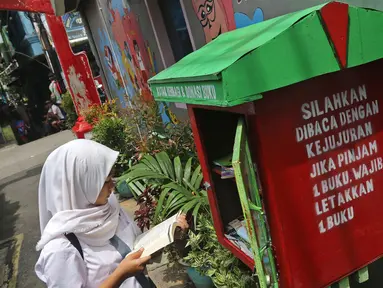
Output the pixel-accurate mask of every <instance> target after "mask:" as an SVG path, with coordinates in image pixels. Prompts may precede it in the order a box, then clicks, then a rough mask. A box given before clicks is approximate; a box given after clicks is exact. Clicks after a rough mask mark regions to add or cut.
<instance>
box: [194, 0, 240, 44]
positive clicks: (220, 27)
mask: <svg viewBox="0 0 383 288" xmlns="http://www.w3.org/2000/svg"><path fill="white" fill-rule="evenodd" d="M191 1H192V3H193V8H194V12H195V14H196V16H197V18H198V20H199V22H200V24H201V26H202V28H203V31H204V34H205V39H206V43H208V42H210V41H212V40H214V39H215V38H217V37H218V36H219V35H221V34H222V33H225V32H228V31H230V30H233V29H235V26H234V18H233V6H232V5H231V0H227V1H225V0H191Z"/></svg>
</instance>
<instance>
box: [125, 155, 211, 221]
mask: <svg viewBox="0 0 383 288" xmlns="http://www.w3.org/2000/svg"><path fill="white" fill-rule="evenodd" d="M192 163H193V159H192V158H190V159H189V160H188V161H187V163H186V165H185V166H184V167H183V165H182V164H181V159H180V157H176V158H174V160H173V161H172V160H170V158H169V156H168V154H167V153H166V152H160V153H157V154H156V155H155V156H154V157H153V156H151V155H145V156H144V157H143V158H142V160H141V161H140V162H139V163H138V164H137V165H134V166H132V167H131V169H130V170H129V172H128V173H127V174H125V175H123V176H121V177H120V179H119V181H127V183H128V184H129V185H130V186H131V187H133V191H134V192H135V193H137V194H141V193H142V192H143V190H142V189H139V188H138V186H143V184H142V182H144V183H145V184H146V185H151V186H153V187H161V190H162V192H161V195H160V197H159V199H158V203H157V208H156V211H155V215H154V222H155V223H158V222H160V221H162V220H163V219H166V218H168V217H170V216H171V215H173V214H175V213H176V212H178V211H179V210H182V211H183V212H184V213H187V212H189V211H191V213H192V215H193V216H194V221H195V220H196V217H197V215H198V213H199V211H200V209H205V210H206V209H207V207H208V200H207V192H206V191H205V190H203V189H201V183H202V179H203V176H202V173H201V166H198V167H197V168H196V169H193V167H192ZM144 187H145V186H144ZM144 189H145V188H144Z"/></svg>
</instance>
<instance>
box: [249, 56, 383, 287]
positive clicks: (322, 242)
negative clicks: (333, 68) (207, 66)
mask: <svg viewBox="0 0 383 288" xmlns="http://www.w3.org/2000/svg"><path fill="white" fill-rule="evenodd" d="M382 68H383V61H382V60H380V61H375V62H373V63H370V64H366V65H364V66H360V67H356V68H352V69H347V70H343V71H341V72H337V73H333V74H329V75H324V76H321V77H318V78H315V79H311V80H308V81H305V82H302V83H299V84H295V85H292V86H289V87H286V88H283V89H278V90H276V91H272V92H269V93H266V94H265V95H264V99H263V100H260V101H257V102H255V103H256V113H257V134H258V135H257V138H258V139H259V140H258V148H259V150H258V152H259V153H258V154H259V158H260V162H261V163H260V164H261V166H262V167H261V168H262V169H261V171H262V172H261V173H262V175H261V176H262V180H263V181H262V182H263V189H264V191H266V192H265V193H264V195H265V202H266V209H267V215H268V217H269V222H270V228H271V234H272V237H273V239H272V241H273V244H274V246H275V250H276V257H277V262H278V264H279V269H280V276H281V287H294V288H308V287H310V288H316V287H318V288H319V287H326V286H329V284H331V283H333V282H336V281H338V280H340V279H341V278H343V277H345V276H346V275H348V274H350V273H352V272H354V271H356V270H358V269H360V268H362V267H363V266H365V265H367V264H369V263H371V262H372V261H374V260H376V259H377V258H378V257H380V256H381V255H383V245H382V243H383V208H382V203H383V193H382V192H383V172H382V171H383V160H382V159H383V158H382V157H383V131H382V130H383V114H382V111H381V109H382V101H383V94H382V89H381V85H382V79H383V72H382V71H383V69H382ZM254 134H255V133H254Z"/></svg>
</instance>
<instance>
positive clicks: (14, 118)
mask: <svg viewBox="0 0 383 288" xmlns="http://www.w3.org/2000/svg"><path fill="white" fill-rule="evenodd" d="M10 114H11V115H10V116H11V128H12V130H13V133H14V134H15V137H16V140H17V142H18V144H19V145H21V144H25V143H28V142H29V139H28V132H29V126H28V124H27V123H25V121H24V120H23V119H22V117H21V116H20V114H19V113H18V112H17V110H16V108H15V107H12V109H11V113H10Z"/></svg>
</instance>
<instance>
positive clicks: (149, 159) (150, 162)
mask: <svg viewBox="0 0 383 288" xmlns="http://www.w3.org/2000/svg"><path fill="white" fill-rule="evenodd" d="M141 161H142V162H143V163H144V164H145V165H147V166H148V167H151V169H152V170H153V171H157V172H159V173H161V172H162V170H161V167H160V165H159V164H158V162H157V160H156V159H155V158H154V157H153V156H152V155H149V154H147V155H145V156H144V158H143V159H142V160H141Z"/></svg>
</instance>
